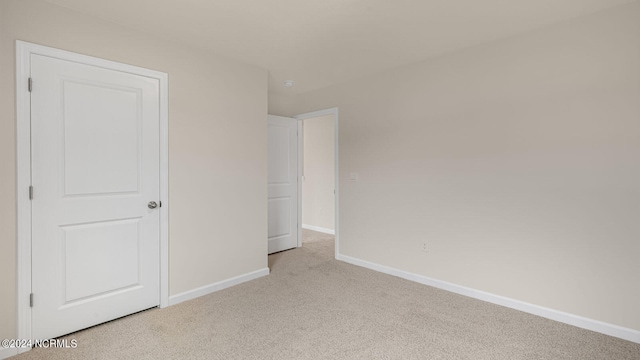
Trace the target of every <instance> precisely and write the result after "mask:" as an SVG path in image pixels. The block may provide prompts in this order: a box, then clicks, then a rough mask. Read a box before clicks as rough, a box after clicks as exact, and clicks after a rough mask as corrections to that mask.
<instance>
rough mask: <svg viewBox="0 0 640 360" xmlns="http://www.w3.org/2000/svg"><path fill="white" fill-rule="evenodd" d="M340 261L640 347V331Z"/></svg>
mask: <svg viewBox="0 0 640 360" xmlns="http://www.w3.org/2000/svg"><path fill="white" fill-rule="evenodd" d="M337 259H338V260H341V261H344V262H346V263H349V264H353V265H357V266H361V267H364V268H367V269H371V270H375V271H378V272H381V273H385V274H388V275H393V276H397V277H399V278H403V279H406V280H410V281H414V282H417V283H420V284H424V285H429V286H433V287H435V288H438V289H443V290H447V291H450V292H453V293H456V294H460V295H464V296H468V297H471V298H474V299H478V300H482V301H486V302H490V303H493V304H497V305H501V306H504V307H508V308H511V309H515V310H520V311H523V312H526V313H529V314H533V315H537V316H540V317H543V318H547V319H550V320H555V321H558V322H561V323H565V324H569V325H573V326H576V327H579V328H583V329H587V330H591V331H595V332H598V333H602V334H605V335H609V336H613V337H617V338H620V339H624V340H628V341H631V342H634V343H639V344H640V331H638V330H634V329H629V328H625V327H622V326H618V325H613V324H609V323H605V322H602V321H598V320H593V319H589V318H585V317H582V316H578V315H574V314H569V313H565V312H562V311H558V310H554V309H549V308H545V307H542V306H538V305H534V304H530V303H526V302H523V301H519V300H515V299H510V298H507V297H504V296H500V295H495V294H491V293H488V292H484V291H480V290H475V289H472V288H468V287H464V286H460V285H456V284H452V283H449V282H446V281H441V280H436V279H432V278H428V277H426V276H422V275H418V274H413V273H410V272H407V271H404V270H399V269H395V268H392V267H389V266H384V265H379V264H376V263H372V262H369V261H365V260H360V259H356V258H352V257H350V256H345V255H341V254H338V256H337Z"/></svg>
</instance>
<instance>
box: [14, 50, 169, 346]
mask: <svg viewBox="0 0 640 360" xmlns="http://www.w3.org/2000/svg"><path fill="white" fill-rule="evenodd" d="M31 55H43V56H48V57H52V58H57V59H61V60H67V61H73V62H77V63H81V64H86V65H92V66H97V67H102V68H106V69H111V70H117V71H122V72H126V73H131V74H136V75H140V76H145V77H149V78H153V79H157V80H158V81H159V83H160V201H162V206H161V207H160V294H159V295H160V307H161V308H162V307H166V306H168V305H169V256H168V255H169V232H168V230H169V222H168V219H169V213H168V205H169V196H168V195H169V183H168V180H169V173H168V164H169V162H168V160H169V151H168V149H169V146H168V145H169V141H168V140H169V136H168V134H169V131H168V130H169V129H168V121H169V111H168V75H167V74H166V73H162V72H159V71H154V70H148V69H144V68H140V67H136V66H132V65H127V64H122V63H117V62H113V61H108V60H104V59H99V58H95V57H91V56H86V55H81V54H77V53H73V52H68V51H64V50H58V49H54V48H50V47H46V46H41V45H36V44H32V43H28V42H23V41H19V40H18V41H16V142H17V148H16V164H17V168H16V173H17V174H16V217H17V221H16V222H17V226H16V232H17V234H16V238H17V239H16V241H17V243H16V248H17V276H16V304H17V305H16V311H17V337H18V338H19V339H31V307H30V306H29V295H30V294H31V226H32V223H31V201H30V200H29V186H30V185H31V101H30V96H29V88H28V86H29V85H28V84H29V77H30V73H31ZM33 86H34V87H35V88H37V86H38V84H37V79H35V80H34V83H33ZM35 192H36V194H35V196H38V195H37V189H35ZM27 350H29V348H20V349H18V352H19V353H22V352H25V351H27Z"/></svg>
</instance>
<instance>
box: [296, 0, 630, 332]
mask: <svg viewBox="0 0 640 360" xmlns="http://www.w3.org/2000/svg"><path fill="white" fill-rule="evenodd" d="M297 101H298V105H297V108H296V109H295V111H294V113H304V112H309V111H314V110H317V109H324V108H330V107H334V106H337V107H339V110H340V130H339V142H340V144H339V145H340V146H339V149H340V156H339V157H340V159H339V161H340V249H341V253H342V254H344V255H347V256H351V257H355V258H359V259H363V260H366V261H370V262H374V263H378V264H382V265H387V266H391V267H394V268H398V269H402V270H405V271H409V272H413V273H416V274H420V275H424V276H427V277H431V278H435V279H439V280H443V281H448V282H451V283H455V284H459V285H462V286H467V287H470V288H474V289H478V290H482V291H486V292H489V293H493V294H498V295H502V296H506V297H509V298H513V299H517V300H520V301H525V302H528V303H533V304H537V305H540V306H544V307H549V308H552V309H556V310H560V311H564V312H568V313H572V314H576V315H580V316H584V317H587V318H591V319H595V320H600V321H604V322H607V323H611V324H616V325H620V326H623V327H627V328H631V329H635V330H640V307H638V304H640V284H639V282H638V274H640V261H638V254H640V241H639V239H640V226H638V224H639V223H640V220H639V219H640V205H639V204H640V4H639V3H637V2H635V3H632V4H631V5H626V6H623V7H618V8H615V9H611V10H608V11H605V12H601V13H598V14H594V15H591V16H589V17H584V18H580V19H575V20H571V21H568V22H564V23H562V24H558V25H554V26H550V27H546V28H543V29H540V30H537V31H535V32H532V33H528V34H523V35H520V36H517V37H512V38H509V39H504V40H500V41H497V42H494V43H491V44H486V45H482V46H478V47H475V48H471V49H467V50H465V51H460V52H457V53H454V54H449V55H446V56H442V57H440V58H437V59H433V60H430V61H426V62H423V63H420V64H416V65H412V66H406V67H402V68H399V69H396V70H393V71H389V72H386V73H383V74H378V75H376V76H371V77H368V78H364V79H361V80H359V81H357V82H350V83H346V84H343V85H339V86H334V87H331V88H327V89H323V90H319V91H315V92H311V93H308V94H304V95H301V96H299V97H298V99H297ZM350 172H358V173H359V175H360V181H359V182H349V181H348V176H349V173H350ZM423 241H427V243H428V252H422V251H421V246H422V242H423Z"/></svg>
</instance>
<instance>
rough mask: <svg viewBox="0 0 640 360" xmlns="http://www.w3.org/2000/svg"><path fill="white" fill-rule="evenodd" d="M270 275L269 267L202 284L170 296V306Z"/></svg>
mask: <svg viewBox="0 0 640 360" xmlns="http://www.w3.org/2000/svg"><path fill="white" fill-rule="evenodd" d="M266 275H269V268H264V269H260V270H256V271H253V272H250V273H248V274H244V275H240V276H236V277H232V278H231V279H227V280H222V281H218V282H217V283H213V284H209V285H205V286H201V287H199V288H195V289H193V290H189V291H185V292H181V293H179V294H175V295H171V296H169V306H171V305H175V304H179V303H181V302H183V301H187V300H191V299H195V298H198V297H200V296H203V295H207V294H211V293H213V292H216V291H220V290H223V289H226V288H229V287H232V286H234V285H238V284H242V283H243V282H247V281H251V280H254V279H257V278H260V277H263V276H266Z"/></svg>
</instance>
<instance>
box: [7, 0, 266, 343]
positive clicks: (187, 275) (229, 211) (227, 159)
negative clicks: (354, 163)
mask: <svg viewBox="0 0 640 360" xmlns="http://www.w3.org/2000/svg"><path fill="white" fill-rule="evenodd" d="M0 6H1V7H0V16H1V18H0V20H1V22H0V26H1V28H0V30H1V33H0V80H1V81H0V94H1V96H0V149H1V150H0V167H1V168H2V171H1V172H0V180H1V184H0V249H1V251H0V288H1V289H2V291H1V292H0V338H3V339H4V338H14V337H15V336H16V333H15V300H14V299H15V290H14V289H15V266H16V263H15V241H16V239H15V170H14V169H15V166H16V164H15V105H14V104H15V95H14V93H15V90H14V86H15V80H14V79H15V60H14V59H15V40H16V39H19V40H24V41H28V42H33V43H37V44H41V45H46V46H51V47H56V48H60V49H64V50H69V51H74V52H78V53H82V54H87V55H91V56H96V57H101V58H105V59H108V60H114V61H119V62H123V63H127V64H132V65H136V66H141V67H146V68H149V69H153V70H158V71H163V72H166V73H168V74H169V219H170V220H169V228H170V230H169V232H170V234H169V236H170V239H169V246H170V256H169V260H170V294H171V295H175V294H178V293H181V292H184V291H187V290H191V289H194V288H197V287H200V286H204V285H208V284H211V283H215V282H218V281H222V280H225V279H229V278H231V277H234V276H238V275H243V274H246V273H249V272H252V271H255V270H259V269H264V268H266V267H267V257H266V253H267V242H266V233H267V209H266V200H265V199H266V198H267V192H266V183H267V158H266V148H267V136H266V130H267V127H266V120H265V119H266V114H267V72H266V70H263V69H260V68H257V67H254V66H250V65H245V64H241V63H238V62H236V61H231V60H228V59H225V58H222V57H219V56H215V55H211V54H207V53H203V52H200V51H197V50H193V49H190V48H186V47H183V46H181V45H179V44H176V43H172V42H168V41H166V40H163V39H160V38H156V37H153V36H150V35H146V34H144V33H139V32H135V31H131V30H129V29H127V28H123V27H120V26H118V25H115V24H113V23H110V22H106V21H102V20H99V19H96V18H89V17H86V16H84V15H82V14H80V13H77V12H73V11H69V10H66V9H63V8H60V7H57V6H54V5H51V4H49V3H46V2H42V1H38V0H2V1H0ZM246 224H251V226H246Z"/></svg>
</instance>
